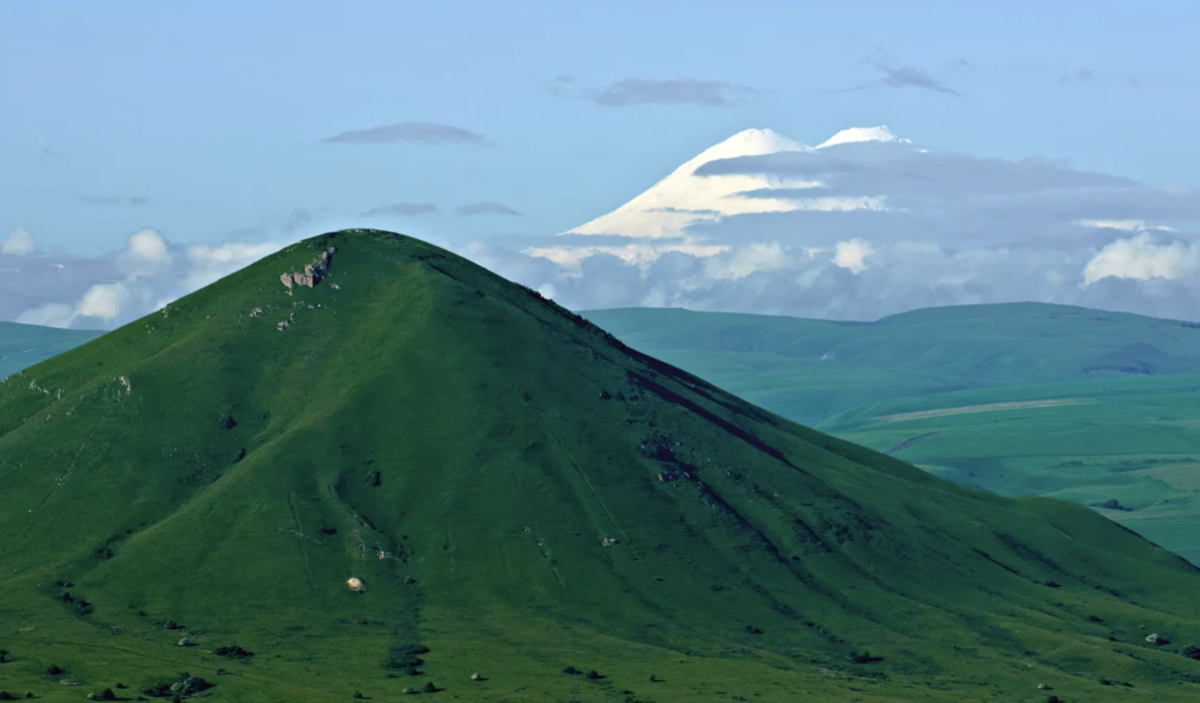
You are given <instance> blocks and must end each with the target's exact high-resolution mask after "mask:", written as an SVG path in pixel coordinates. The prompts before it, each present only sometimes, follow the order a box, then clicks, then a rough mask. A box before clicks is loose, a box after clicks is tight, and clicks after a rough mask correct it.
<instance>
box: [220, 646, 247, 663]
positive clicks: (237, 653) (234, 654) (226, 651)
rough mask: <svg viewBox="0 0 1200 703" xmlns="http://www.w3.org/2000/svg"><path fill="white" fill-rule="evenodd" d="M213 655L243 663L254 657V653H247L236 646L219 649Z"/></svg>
mask: <svg viewBox="0 0 1200 703" xmlns="http://www.w3.org/2000/svg"><path fill="white" fill-rule="evenodd" d="M213 654H215V655H217V656H218V657H225V658H226V659H238V660H241V661H248V660H249V659H250V657H252V656H254V652H247V651H246V650H244V649H242V648H241V647H239V646H238V645H236V644H231V645H226V646H224V647H217V648H216V649H214V650H213Z"/></svg>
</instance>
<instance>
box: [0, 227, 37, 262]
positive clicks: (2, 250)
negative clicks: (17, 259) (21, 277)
mask: <svg viewBox="0 0 1200 703" xmlns="http://www.w3.org/2000/svg"><path fill="white" fill-rule="evenodd" d="M35 249H37V245H36V244H35V243H34V241H33V235H31V234H29V233H28V232H26V231H25V230H24V229H22V228H20V227H15V228H13V231H11V232H9V233H8V239H5V240H4V244H0V254H11V255H12V256H28V255H30V254H32V253H33V252H34V250H35Z"/></svg>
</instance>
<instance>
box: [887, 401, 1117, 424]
mask: <svg viewBox="0 0 1200 703" xmlns="http://www.w3.org/2000/svg"><path fill="white" fill-rule="evenodd" d="M1099 402H1100V401H1098V400H1095V399H1094V398H1058V399H1055V400H1021V401H1015V402H1011V403H990V404H988V405H964V406H961V407H957V408H942V409H940V410H921V411H919V412H913V413H898V414H896V415H881V416H880V417H877V418H875V419H877V420H879V421H881V422H905V421H906V420H924V419H926V418H931V417H947V416H949V415H967V414H970V413H991V412H999V411H1002V410H1029V409H1031V408H1060V407H1064V406H1067V405H1092V404H1094V403H1099Z"/></svg>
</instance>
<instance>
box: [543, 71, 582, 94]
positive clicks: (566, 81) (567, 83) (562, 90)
mask: <svg viewBox="0 0 1200 703" xmlns="http://www.w3.org/2000/svg"><path fill="white" fill-rule="evenodd" d="M574 83H575V76H569V75H567V74H565V73H563V74H560V75H557V76H555V77H554V80H553V81H551V82H550V85H549V87H547V88H546V90H547V91H548V92H549V93H550V94H551V95H553V96H554V97H556V98H570V97H574V96H573V94H572V93H571V86H572V85H574Z"/></svg>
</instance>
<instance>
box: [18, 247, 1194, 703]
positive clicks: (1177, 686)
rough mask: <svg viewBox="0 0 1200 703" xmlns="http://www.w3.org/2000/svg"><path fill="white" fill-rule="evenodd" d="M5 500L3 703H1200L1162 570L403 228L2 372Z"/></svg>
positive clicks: (281, 259)
mask: <svg viewBox="0 0 1200 703" xmlns="http://www.w3.org/2000/svg"><path fill="white" fill-rule="evenodd" d="M331 247H335V248H336V251H335V252H334V253H333V256H332V264H331V267H330V268H329V269H328V270H327V271H325V274H326V275H325V277H324V279H323V280H320V281H318V282H317V283H316V285H315V286H314V287H311V288H310V287H307V286H304V285H301V282H302V281H306V280H311V279H306V278H305V276H304V275H302V274H298V275H297V276H288V280H289V281H292V282H293V284H292V285H291V287H290V289H289V288H285V286H284V285H283V284H282V283H281V274H290V273H292V272H296V271H300V270H301V269H302V268H303V267H304V266H305V265H306V264H312V263H313V262H314V261H319V259H318V258H317V257H318V256H319V255H320V254H321V252H328V251H330V248H331ZM317 273H320V271H319V270H318V271H317ZM0 485H3V486H4V487H5V490H4V491H2V492H0V648H3V649H5V650H7V652H6V653H5V655H4V657H3V659H4V660H5V661H6V662H7V663H3V664H0V690H5V691H9V692H13V693H16V694H17V695H20V694H21V693H23V692H24V691H26V690H29V691H31V692H33V693H35V694H36V695H38V696H40V697H41V698H43V699H45V700H48V701H56V700H61V701H74V700H82V699H83V698H84V696H85V695H86V693H87V692H91V691H100V690H102V689H105V688H111V689H112V691H113V697H117V698H126V699H132V698H135V697H137V696H138V695H141V696H144V697H152V696H153V695H158V694H162V695H164V696H166V697H170V696H172V695H173V693H172V691H171V684H172V682H174V683H175V684H177V686H176V688H177V689H180V687H182V690H177V691H176V692H175V693H176V694H178V695H179V696H180V697H184V696H186V695H189V694H192V693H199V692H201V691H199V689H200V688H201V686H200V684H199V681H198V680H197V678H199V679H203V680H204V681H205V682H207V684H215V686H213V687H212V688H209V689H207V690H204V691H202V693H204V694H206V695H210V696H211V697H212V698H213V699H214V700H228V701H243V702H249V701H264V702H265V701H281V700H287V701H344V700H351V699H352V697H353V696H354V694H355V693H358V694H359V695H361V696H362V697H364V698H365V699H369V700H393V699H396V698H398V697H399V696H400V695H402V694H403V691H404V690H405V689H406V688H412V689H414V690H415V691H417V692H420V691H422V690H423V689H424V688H425V686H426V685H427V684H428V685H430V687H431V688H433V689H435V691H433V692H429V693H419V695H421V696H434V697H440V698H446V699H455V698H457V699H459V700H470V701H495V702H497V703H499V702H500V701H510V702H514V703H515V702H516V701H569V700H570V701H614V700H615V701H660V702H662V701H729V700H762V701H794V700H839V701H840V700H862V701H947V702H949V701H963V700H993V699H995V700H1008V701H1045V700H1047V697H1048V695H1051V694H1048V693H1047V691H1046V690H1042V689H1039V688H1038V685H1039V684H1045V685H1048V686H1050V687H1051V690H1052V691H1053V694H1052V695H1056V696H1059V697H1060V698H1061V699H1063V700H1066V701H1075V700H1088V701H1118V700H1121V701H1124V700H1128V699H1130V698H1131V697H1132V698H1138V699H1145V700H1156V701H1188V700H1194V699H1195V698H1196V696H1198V695H1200V660H1196V659H1194V658H1192V657H1191V656H1189V655H1191V654H1194V653H1195V652H1193V650H1189V649H1186V648H1185V647H1186V646H1187V645H1189V644H1190V643H1197V644H1200V602H1198V601H1197V600H1196V599H1195V597H1194V596H1195V593H1196V589H1197V587H1198V586H1200V570H1198V569H1196V568H1194V567H1192V566H1191V565H1189V564H1188V563H1186V562H1185V561H1183V560H1182V559H1180V558H1178V557H1177V556H1175V555H1173V554H1171V553H1169V552H1167V551H1165V550H1163V549H1160V548H1158V547H1155V546H1153V545H1152V544H1150V543H1149V542H1147V541H1145V540H1143V539H1141V538H1140V537H1138V536H1136V535H1135V534H1133V533H1132V532H1130V531H1128V530H1126V529H1124V528H1122V527H1121V526H1119V525H1117V524H1116V523H1113V522H1111V521H1109V520H1107V519H1105V518H1103V517H1102V516H1100V515H1098V514H1096V513H1095V512H1093V511H1091V510H1088V509H1086V508H1081V507H1078V506H1074V505H1072V504H1070V503H1067V502H1061V501H1053V500H1048V499H1042V498H1033V499H1022V500H1011V499H1008V498H1004V497H1001V496H997V495H993V494H989V493H986V492H982V491H977V490H974V489H971V488H967V487H963V486H960V485H957V484H955V483H952V482H949V481H944V480H942V479H939V478H937V477H935V476H933V475H931V474H929V473H927V472H925V471H921V470H919V469H917V468H914V467H912V466H911V465H909V464H906V463H903V462H901V461H899V460H897V459H894V458H891V457H888V456H886V455H883V454H880V453H877V452H873V451H871V450H868V449H864V448H861V447H858V446H856V445H853V444H850V443H847V442H844V441H841V440H838V439H835V438H833V437H831V436H828V435H825V434H822V433H820V432H817V431H814V430H810V429H807V428H805V427H802V426H800V425H796V424H793V423H792V422H789V421H787V420H784V419H783V418H781V417H779V416H777V415H774V414H772V413H770V412H767V411H764V410H760V409H759V408H757V407H755V406H753V405H750V404H749V403H746V402H745V401H742V400H740V399H738V398H736V397H734V396H732V395H730V394H728V393H726V392H724V391H721V390H719V389H717V388H716V387H714V386H712V385H710V384H709V383H707V382H705V381H702V380H700V379H699V378H697V377H695V376H692V375H690V374H688V373H685V372H683V371H680V370H679V369H677V368H675V367H672V366H669V365H667V364H665V363H662V362H660V361H657V360H655V359H653V358H651V357H648V356H644V355H642V354H640V353H638V352H635V351H633V350H631V349H629V348H627V347H626V346H625V345H623V344H622V343H620V342H618V341H617V340H616V339H615V338H613V337H611V336H610V335H608V334H607V333H605V332H603V331H602V330H600V329H599V328H597V327H595V326H593V325H591V324H589V323H587V322H586V321H584V320H583V319H582V318H580V317H578V316H576V315H573V314H571V313H569V312H567V311H565V310H563V309H562V308H560V307H558V306H557V305H555V304H553V303H551V302H549V301H546V300H543V299H541V298H540V297H539V296H537V295H536V294H535V293H533V292H532V291H529V290H528V289H525V288H522V287H520V286H516V285H514V284H511V283H509V282H507V281H505V280H503V279H501V278H499V277H497V276H495V275H493V274H491V273H489V272H487V271H485V270H483V269H481V268H479V267H478V266H475V265H473V264H471V263H469V262H467V261H465V260H463V259H461V258H458V257H456V256H453V255H451V254H449V253H448V252H445V251H443V250H440V249H437V248H436V247H433V246H430V245H428V244H424V243H422V242H420V241H417V240H414V239H410V238H406V237H401V236H398V235H392V234H388V233H382V232H375V231H363V230H351V231H346V232H338V233H333V234H329V235H324V236H321V237H317V238H314V239H310V240H306V241H304V242H301V243H300V244H298V245H295V246H292V247H289V248H288V249H286V250H284V251H282V252H280V253H278V254H276V255H273V256H271V257H268V258H267V259H265V260H263V261H260V262H258V263H256V264H254V265H252V266H250V267H248V268H246V269H244V270H242V271H239V272H238V273H236V274H234V275H232V276H230V277H228V278H226V279H224V280H222V281H220V282H218V283H217V284H214V285H213V286H210V287H208V288H205V289H203V290H201V291H199V292H197V293H195V294H193V295H190V296H188V297H186V298H184V299H182V300H180V301H178V302H177V303H174V304H172V305H170V306H169V307H167V308H165V309H164V310H163V311H162V312H161V313H156V314H154V315H151V316H149V317H147V318H145V319H142V320H139V321H137V322H135V323H133V324H130V325H128V326H126V327H124V328H121V329H119V330H117V331H115V332H112V333H110V334H107V335H104V336H103V337H101V338H99V339H97V340H95V341H92V342H90V343H88V344H85V345H83V346H80V347H78V348H76V349H73V350H71V351H68V352H66V353H64V354H62V355H61V356H59V357H56V358H54V359H52V360H50V361H46V362H43V363H41V364H38V365H36V366H34V367H32V368H29V369H27V370H25V371H24V372H21V373H19V374H18V375H15V376H13V377H11V378H10V379H8V380H6V381H5V382H3V383H0ZM351 578H354V579H361V582H362V583H363V584H364V585H365V591H363V592H355V591H352V590H351V589H350V588H348V587H347V580H348V579H351ZM1150 634H1158V635H1160V636H1161V637H1160V641H1159V643H1158V644H1155V643H1152V642H1148V641H1147V639H1146V638H1147V636H1148V635H1150ZM1168 640H1169V644H1168V643H1167V641H1168ZM182 645H187V646H182ZM568 667H572V669H568ZM573 669H577V670H579V671H583V672H588V671H591V670H594V671H595V672H597V673H596V674H595V675H594V677H589V676H586V675H583V674H573V673H565V671H571V670H573ZM564 670H565V671H564ZM181 672H187V674H188V676H182V675H181ZM475 673H478V674H480V678H481V680H472V674H475ZM118 683H120V684H123V685H124V686H126V687H127V688H120V687H118V686H117V684H118ZM440 698H435V700H437V699H440ZM421 700H423V698H422V699H421Z"/></svg>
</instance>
